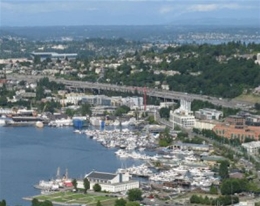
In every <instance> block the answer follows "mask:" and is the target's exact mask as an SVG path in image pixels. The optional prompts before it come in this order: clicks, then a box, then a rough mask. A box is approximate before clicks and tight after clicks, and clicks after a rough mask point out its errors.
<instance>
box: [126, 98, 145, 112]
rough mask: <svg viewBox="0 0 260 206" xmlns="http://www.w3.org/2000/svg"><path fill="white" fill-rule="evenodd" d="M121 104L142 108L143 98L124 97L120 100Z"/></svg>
mask: <svg viewBox="0 0 260 206" xmlns="http://www.w3.org/2000/svg"><path fill="white" fill-rule="evenodd" d="M122 104H123V105H126V106H128V107H130V108H131V109H132V108H133V107H142V106H144V98H143V97H125V98H122Z"/></svg>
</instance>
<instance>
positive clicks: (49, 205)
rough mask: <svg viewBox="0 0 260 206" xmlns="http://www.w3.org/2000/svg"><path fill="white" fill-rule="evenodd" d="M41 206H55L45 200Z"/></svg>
mask: <svg viewBox="0 0 260 206" xmlns="http://www.w3.org/2000/svg"><path fill="white" fill-rule="evenodd" d="M39 206H53V204H52V202H51V201H49V200H45V201H44V202H43V203H41V204H39Z"/></svg>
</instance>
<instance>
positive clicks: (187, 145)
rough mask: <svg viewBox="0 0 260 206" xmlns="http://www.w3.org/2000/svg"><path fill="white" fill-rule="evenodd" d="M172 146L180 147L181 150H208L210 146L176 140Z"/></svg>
mask: <svg viewBox="0 0 260 206" xmlns="http://www.w3.org/2000/svg"><path fill="white" fill-rule="evenodd" d="M174 148H180V149H182V150H194V151H201V152H208V151H209V150H210V146H209V145H207V144H193V143H182V142H177V143H176V144H174Z"/></svg>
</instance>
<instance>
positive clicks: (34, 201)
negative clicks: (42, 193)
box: [32, 198, 39, 206]
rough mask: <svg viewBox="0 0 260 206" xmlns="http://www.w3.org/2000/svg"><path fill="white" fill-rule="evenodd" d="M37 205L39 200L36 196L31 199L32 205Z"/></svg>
mask: <svg viewBox="0 0 260 206" xmlns="http://www.w3.org/2000/svg"><path fill="white" fill-rule="evenodd" d="M38 205H39V200H38V199H36V198H33V199H32V206H38Z"/></svg>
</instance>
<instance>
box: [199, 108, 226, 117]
mask: <svg viewBox="0 0 260 206" xmlns="http://www.w3.org/2000/svg"><path fill="white" fill-rule="evenodd" d="M195 117H196V118H197V119H202V120H219V119H220V118H221V117H223V112H221V111H218V110H216V109H209V108H205V109H200V110H199V111H196V112H195Z"/></svg>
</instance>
